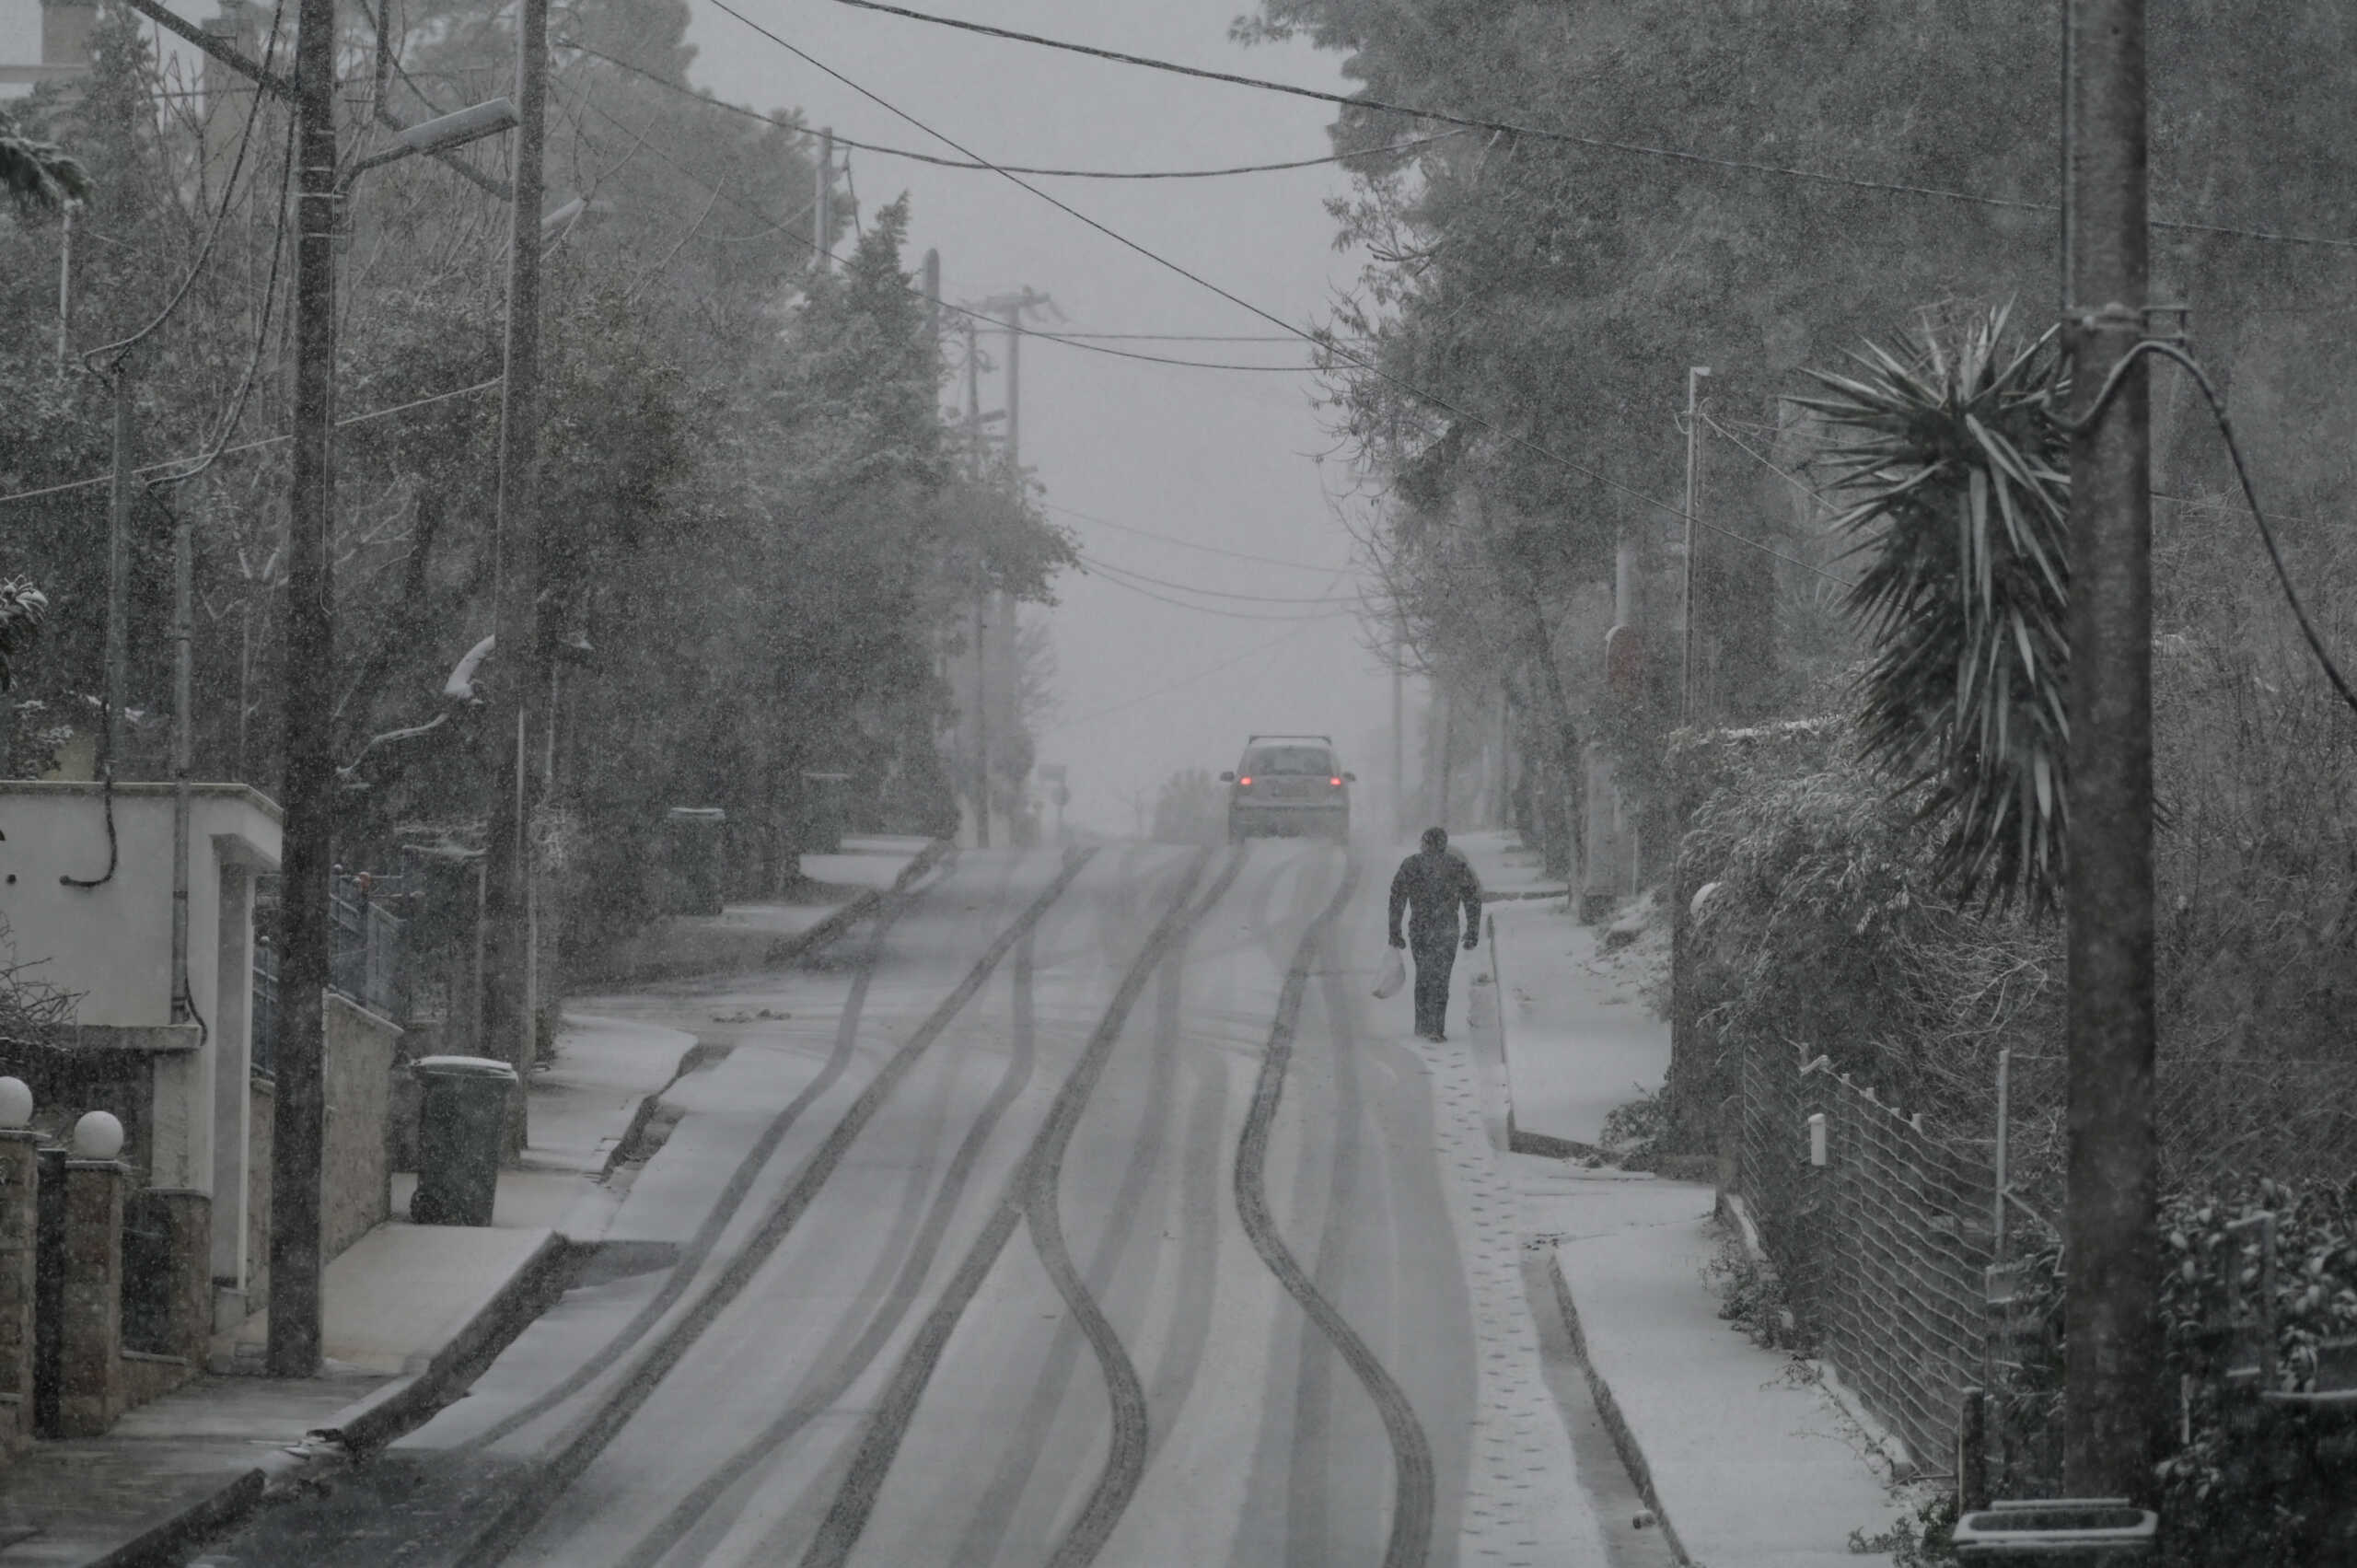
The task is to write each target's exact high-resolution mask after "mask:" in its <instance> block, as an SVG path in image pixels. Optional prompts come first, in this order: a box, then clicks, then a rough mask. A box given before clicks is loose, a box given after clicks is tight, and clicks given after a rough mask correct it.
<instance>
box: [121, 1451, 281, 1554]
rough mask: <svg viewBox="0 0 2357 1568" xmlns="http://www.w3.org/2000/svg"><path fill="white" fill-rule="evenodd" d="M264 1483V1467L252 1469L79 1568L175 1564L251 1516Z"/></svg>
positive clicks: (265, 1474)
mask: <svg viewBox="0 0 2357 1568" xmlns="http://www.w3.org/2000/svg"><path fill="white" fill-rule="evenodd" d="M267 1480H268V1467H267V1466H265V1465H256V1466H255V1467H254V1468H253V1469H250V1470H246V1471H244V1472H242V1473H240V1474H238V1475H236V1476H233V1477H231V1478H230V1479H229V1481H228V1482H227V1483H226V1485H224V1486H223V1487H222V1488H221V1490H220V1491H218V1492H216V1493H213V1495H212V1496H210V1497H207V1498H205V1499H204V1500H203V1501H202V1502H200V1503H197V1504H194V1505H193V1506H192V1507H188V1508H184V1509H182V1510H181V1511H180V1513H178V1514H176V1515H174V1516H172V1517H170V1518H168V1519H166V1520H164V1521H163V1522H161V1523H160V1524H156V1525H151V1526H149V1527H147V1528H146V1529H145V1530H143V1531H141V1532H140V1533H139V1534H138V1535H135V1536H134V1537H132V1538H131V1539H129V1540H127V1541H124V1542H123V1543H122V1545H121V1546H118V1547H116V1548H115V1549H114V1550H113V1551H110V1552H108V1553H107V1554H106V1555H105V1556H103V1557H93V1558H91V1559H90V1560H89V1562H87V1563H85V1564H83V1568H164V1565H165V1564H168V1563H177V1562H180V1560H181V1557H182V1556H183V1554H184V1553H185V1552H186V1551H187V1550H188V1549H189V1548H190V1547H192V1546H193V1545H195V1544H196V1542H198V1541H199V1540H202V1539H204V1538H205V1537H206V1536H209V1535H212V1534H213V1533H214V1532H215V1531H216V1530H220V1529H223V1528H226V1527H228V1526H230V1525H232V1524H235V1523H236V1522H237V1521H238V1520H239V1519H242V1518H244V1517H245V1516H247V1515H248V1514H250V1513H251V1512H252V1511H253V1509H254V1507H255V1506H256V1505H257V1504H260V1503H261V1496H262V1489H263V1487H264V1486H265V1485H266V1484H267Z"/></svg>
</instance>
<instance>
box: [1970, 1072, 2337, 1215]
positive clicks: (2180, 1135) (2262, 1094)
mask: <svg viewBox="0 0 2357 1568" xmlns="http://www.w3.org/2000/svg"><path fill="white" fill-rule="evenodd" d="M2007 1056H2008V1061H2007V1062H2006V1063H2005V1071H2004V1072H2003V1074H2002V1076H2001V1079H2000V1083H2001V1087H2000V1089H1999V1095H2000V1101H1999V1103H2001V1104H2002V1105H2003V1108H2004V1109H2003V1117H2004V1120H2003V1126H2004V1129H2005V1185H2006V1187H2007V1188H2008V1189H2009V1190H2010V1191H2012V1192H2014V1194H2015V1195H2016V1196H2017V1197H2018V1198H2019V1199H2020V1201H2021V1202H2022V1203H2025V1204H2026V1205H2028V1207H2029V1208H2030V1209H2031V1210H2034V1211H2035V1212H2036V1213H2037V1214H2040V1215H2044V1216H2046V1217H2047V1218H2049V1220H2051V1221H2056V1222H2059V1221H2060V1220H2061V1217H2062V1176H2063V1170H2064V1168H2065V1152H2066V1144H2067V1136H2068V1129H2069V1118H2068V1115H2067V1109H2068V1106H2069V1103H2070V1094H2069V1075H2068V1074H2067V1072H2066V1071H2065V1063H2064V1060H2063V1058H2062V1057H2061V1055H2060V1054H2053V1055H2027V1054H2023V1053H2020V1052H2008V1053H2007ZM2153 1120H2154V1124H2155V1126H2156V1127H2157V1129H2158V1131H2159V1133H2160V1156H2161V1188H2162V1191H2191V1190H2200V1189H2209V1188H2220V1187H2225V1186H2229V1185H2231V1184H2232V1183H2233V1182H2234V1181H2235V1179H2238V1178H2245V1177H2261V1176H2265V1177H2271V1178H2273V1179H2276V1180H2278V1181H2283V1182H2288V1183H2290V1184H2291V1185H2293V1186H2294V1187H2311V1186H2319V1185H2329V1186H2339V1185H2340V1184H2341V1183H2343V1182H2346V1181H2348V1180H2349V1179H2351V1178H2352V1177H2357V1062H2341V1061H2331V1060H2316V1059H2313V1058H2277V1057H2256V1056H2211V1057H2193V1056H2164V1057H2163V1058H2161V1060H2160V1062H2159V1063H2158V1065H2157V1067H2156V1069H2155V1071H2154V1081H2153ZM2015 1213H2017V1214H2019V1213H2021V1210H2020V1209H2019V1208H2016V1210H2015ZM2025 1217H2026V1216H2025Z"/></svg>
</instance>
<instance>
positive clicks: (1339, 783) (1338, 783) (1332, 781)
mask: <svg viewBox="0 0 2357 1568" xmlns="http://www.w3.org/2000/svg"><path fill="white" fill-rule="evenodd" d="M1326 782H1327V783H1328V784H1332V785H1333V786H1334V787H1335V788H1336V789H1340V788H1341V787H1342V781H1341V780H1340V779H1328V780H1327V781H1326Z"/></svg>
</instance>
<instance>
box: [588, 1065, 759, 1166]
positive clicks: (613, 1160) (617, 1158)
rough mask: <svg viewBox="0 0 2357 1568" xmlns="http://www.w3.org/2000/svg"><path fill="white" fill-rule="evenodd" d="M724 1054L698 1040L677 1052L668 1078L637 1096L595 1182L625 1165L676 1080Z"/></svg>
mask: <svg viewBox="0 0 2357 1568" xmlns="http://www.w3.org/2000/svg"><path fill="white" fill-rule="evenodd" d="M727 1053H728V1052H727V1050H726V1048H725V1047H720V1046H714V1045H712V1044H709V1043H707V1042H706V1041H704V1040H696V1041H695V1042H694V1043H693V1044H691V1045H690V1046H689V1047H688V1049H687V1050H685V1051H681V1052H679V1063H678V1064H677V1065H676V1066H674V1067H673V1068H672V1070H671V1076H670V1078H669V1079H668V1080H667V1081H666V1082H665V1083H664V1085H663V1086H662V1087H661V1088H659V1089H654V1090H651V1091H649V1092H648V1093H646V1094H643V1095H641V1096H639V1097H638V1103H637V1104H636V1105H633V1106H632V1107H631V1110H630V1121H629V1123H628V1124H627V1125H626V1126H624V1127H623V1128H622V1135H621V1137H620V1138H617V1139H616V1140H614V1146H613V1147H612V1148H610V1149H608V1150H607V1151H606V1164H605V1167H604V1168H603V1169H602V1170H600V1171H599V1172H598V1176H599V1178H600V1179H603V1178H605V1177H610V1176H611V1175H613V1174H614V1172H616V1171H617V1170H620V1169H621V1167H623V1166H624V1165H626V1164H628V1163H629V1161H630V1160H631V1159H632V1157H633V1154H634V1152H635V1151H636V1149H637V1148H638V1145H639V1141H640V1140H641V1139H643V1138H644V1137H645V1136H646V1126H647V1123H648V1122H650V1121H654V1120H655V1113H656V1111H657V1110H659V1109H662V1107H663V1097H664V1096H665V1095H668V1094H669V1093H670V1092H671V1090H672V1089H673V1088H674V1087H675V1086H678V1084H679V1080H680V1079H682V1078H684V1077H686V1076H687V1075H688V1074H691V1073H692V1072H694V1071H695V1070H696V1069H697V1068H699V1067H702V1065H703V1064H704V1063H706V1062H709V1061H711V1060H713V1059H714V1057H720V1056H726V1055H727Z"/></svg>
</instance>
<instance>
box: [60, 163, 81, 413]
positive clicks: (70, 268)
mask: <svg viewBox="0 0 2357 1568" xmlns="http://www.w3.org/2000/svg"><path fill="white" fill-rule="evenodd" d="M80 204H81V203H77V202H68V203H65V221H64V224H63V225H62V226H61V227H60V231H59V237H58V241H57V368H58V370H59V371H60V372H61V373H62V372H63V371H64V369H65V366H66V363H67V359H68V357H69V356H70V354H72V352H73V340H74V209H75V207H76V206H79V205H80Z"/></svg>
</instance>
